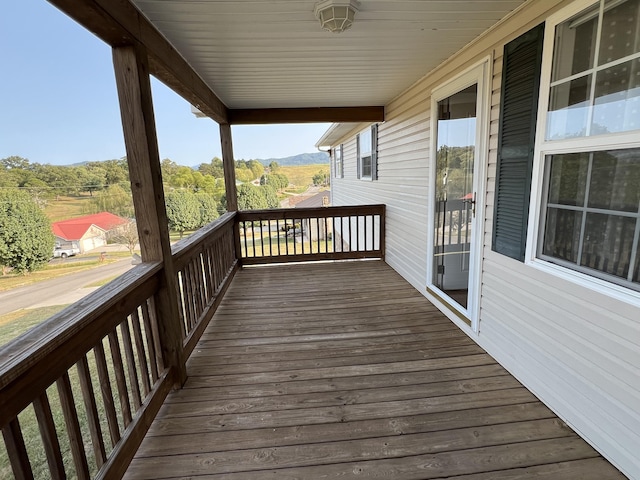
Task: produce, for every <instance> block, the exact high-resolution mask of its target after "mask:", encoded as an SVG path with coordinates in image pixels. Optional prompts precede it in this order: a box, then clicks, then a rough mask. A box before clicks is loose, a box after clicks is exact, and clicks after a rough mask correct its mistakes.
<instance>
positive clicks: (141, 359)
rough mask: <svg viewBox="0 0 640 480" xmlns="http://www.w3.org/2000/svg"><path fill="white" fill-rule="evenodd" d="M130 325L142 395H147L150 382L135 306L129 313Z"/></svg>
mask: <svg viewBox="0 0 640 480" xmlns="http://www.w3.org/2000/svg"><path fill="white" fill-rule="evenodd" d="M131 325H132V326H133V339H134V343H135V346H136V351H137V353H138V366H139V367H140V380H142V391H143V392H144V396H145V397H146V396H147V395H149V392H150V391H151V384H150V383H149V368H148V367H147V352H146V351H145V349H144V342H143V341H142V329H141V328H140V315H139V314H138V309H137V308H136V309H135V310H134V311H133V313H132V314H131Z"/></svg>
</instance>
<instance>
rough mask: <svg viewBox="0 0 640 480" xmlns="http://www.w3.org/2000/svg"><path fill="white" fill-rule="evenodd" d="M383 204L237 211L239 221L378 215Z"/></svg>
mask: <svg viewBox="0 0 640 480" xmlns="http://www.w3.org/2000/svg"><path fill="white" fill-rule="evenodd" d="M384 212H385V205H384V204H378V205H354V206H346V207H306V208H278V209H271V210H243V211H239V212H238V220H239V221H247V220H261V219H264V220H269V219H272V220H290V219H296V218H300V217H318V218H322V217H338V216H349V215H380V214H383V213H384Z"/></svg>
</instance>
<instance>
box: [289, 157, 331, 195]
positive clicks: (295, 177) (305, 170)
mask: <svg viewBox="0 0 640 480" xmlns="http://www.w3.org/2000/svg"><path fill="white" fill-rule="evenodd" d="M320 171H322V172H326V173H329V164H328V163H320V164H314V165H298V166H294V167H279V168H278V170H277V173H282V174H284V175H286V176H287V178H288V179H289V183H292V184H293V185H295V186H296V187H300V188H302V187H308V186H309V185H311V184H313V176H314V175H315V174H316V173H318V172H320ZM305 190H306V188H305ZM303 191H304V190H303ZM299 193H301V192H299Z"/></svg>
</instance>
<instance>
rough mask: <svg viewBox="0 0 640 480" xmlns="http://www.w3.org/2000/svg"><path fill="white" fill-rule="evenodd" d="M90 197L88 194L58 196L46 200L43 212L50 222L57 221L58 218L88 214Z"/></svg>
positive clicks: (64, 218) (66, 218) (63, 218)
mask: <svg viewBox="0 0 640 480" xmlns="http://www.w3.org/2000/svg"><path fill="white" fill-rule="evenodd" d="M90 202H91V197H90V196H89V194H88V193H87V194H83V195H79V196H77V197H65V196H62V195H60V196H58V197H57V198H55V199H51V200H49V201H48V202H47V206H46V207H45V209H44V213H46V214H47V217H49V220H51V222H59V221H60V220H68V219H69V218H75V217H81V216H82V215H88V214H89V207H90Z"/></svg>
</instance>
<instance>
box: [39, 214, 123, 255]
mask: <svg viewBox="0 0 640 480" xmlns="http://www.w3.org/2000/svg"><path fill="white" fill-rule="evenodd" d="M127 223H128V220H127V219H125V218H122V217H119V216H117V215H114V214H112V213H109V212H101V213H96V214H93V215H86V216H84V217H78V218H72V219H70V220H63V221H60V222H55V223H53V224H52V225H51V227H52V229H53V234H54V235H55V237H56V244H57V245H60V246H72V247H75V248H79V249H80V253H85V252H87V251H90V250H94V249H96V248H99V247H101V246H103V245H106V244H107V239H108V236H109V235H110V234H114V233H115V232H117V230H118V228H120V227H122V226H123V225H125V224H127Z"/></svg>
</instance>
